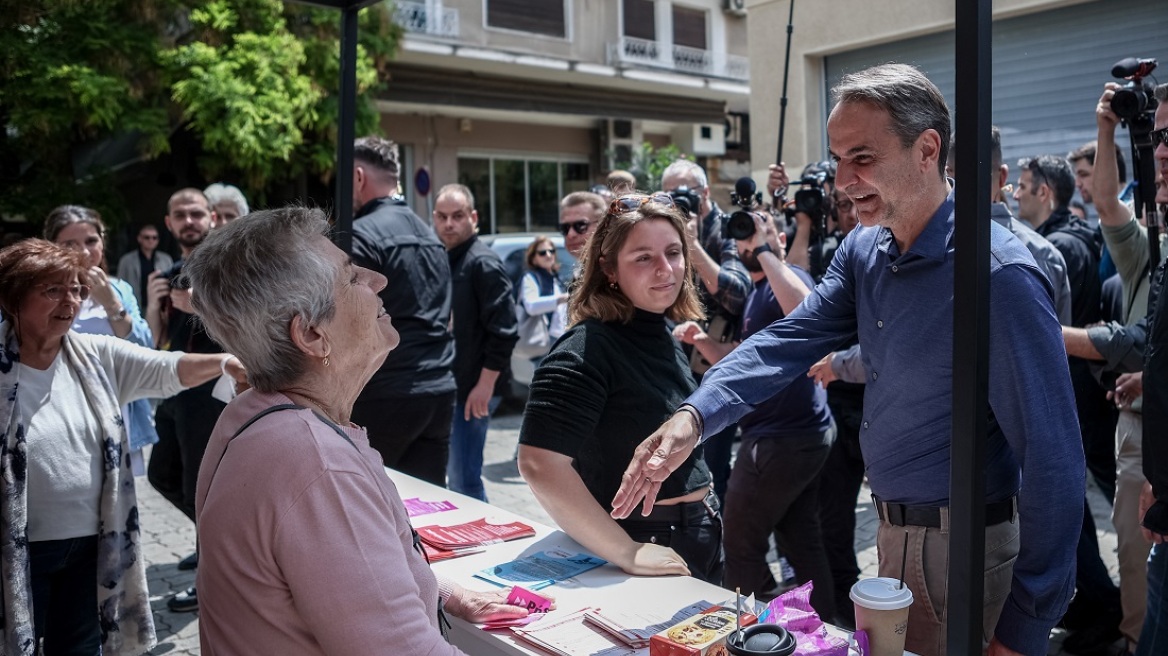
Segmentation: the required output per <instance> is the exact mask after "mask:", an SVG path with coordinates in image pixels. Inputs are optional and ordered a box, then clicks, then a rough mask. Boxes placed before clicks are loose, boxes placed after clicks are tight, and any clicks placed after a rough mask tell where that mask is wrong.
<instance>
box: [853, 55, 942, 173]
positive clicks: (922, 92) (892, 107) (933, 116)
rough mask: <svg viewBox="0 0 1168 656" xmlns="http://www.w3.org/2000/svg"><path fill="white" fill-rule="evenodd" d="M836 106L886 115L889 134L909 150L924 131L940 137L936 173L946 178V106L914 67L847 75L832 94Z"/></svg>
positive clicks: (881, 67) (882, 68)
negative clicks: (854, 106) (872, 109)
mask: <svg viewBox="0 0 1168 656" xmlns="http://www.w3.org/2000/svg"><path fill="white" fill-rule="evenodd" d="M831 93H832V97H833V98H834V99H835V101H836V103H837V104H843V103H849V102H857V103H865V104H868V105H873V106H875V107H879V108H880V109H883V110H884V111H886V112H888V116H889V118H890V119H891V120H892V131H893V133H894V134H896V136H898V137H900V143H901V145H902V146H903V147H905V148H908V147H910V146H912V145H913V144H914V143H916V140H917V137H919V136H921V134H922V133H923V132H924V131H925V130H935V131H936V132H937V134H938V135H940V136H941V152H939V153H938V158H937V172H938V173H939V174H940V175H941V177H942V178H943V177H944V176H945V162H946V161H947V160H948V158H949V142H950V134H951V131H950V126H949V106H948V105H946V104H945V96H943V95H941V91H940V89H938V88H937V86H936V85H935V84H933V83H932V82H930V81H929V78H927V77H925V74H924V73H922V72H921V71H920V69H918V68H916V67H915V66H909V65H907V64H881V65H879V66H873V67H872V68H868V69H865V70H862V71H859V72H857V73H849V74H847V75H845V76H844V77H843V79H841V80H840V82H839V84H837V85H836V86H835V88H834V89H832V90H831Z"/></svg>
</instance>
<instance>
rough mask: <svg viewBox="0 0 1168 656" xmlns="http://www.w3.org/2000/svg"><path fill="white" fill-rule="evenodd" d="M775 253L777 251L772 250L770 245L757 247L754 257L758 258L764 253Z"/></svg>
mask: <svg viewBox="0 0 1168 656" xmlns="http://www.w3.org/2000/svg"><path fill="white" fill-rule="evenodd" d="M774 252H775V249H773V248H771V245H770V244H763V245H762V246H755V248H754V256H755V257H758V256H759V255H761V254H762V253H771V254H774Z"/></svg>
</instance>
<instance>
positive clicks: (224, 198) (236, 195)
mask: <svg viewBox="0 0 1168 656" xmlns="http://www.w3.org/2000/svg"><path fill="white" fill-rule="evenodd" d="M203 195H204V196H206V197H207V202H208V203H210V204H211V209H215V208H216V207H217V206H218V205H219V204H220V203H230V204H232V205H234V206H235V209H237V210H239V215H240V216H245V215H246V214H247V213H248V207H247V198H244V196H243V192H242V191H240V190H239V187H236V186H235V185H229V184H224V183H222V182H216V183H215V184H213V185H211V186H209V187H207V188H206V189H204V190H203Z"/></svg>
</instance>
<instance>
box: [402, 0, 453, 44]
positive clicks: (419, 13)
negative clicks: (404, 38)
mask: <svg viewBox="0 0 1168 656" xmlns="http://www.w3.org/2000/svg"><path fill="white" fill-rule="evenodd" d="M393 20H394V22H395V23H397V24H398V25H401V26H402V28H404V29H405V31H407V32H412V33H414V34H428V35H430V36H439V37H444V38H448V39H454V38H458V10H457V9H451V8H448V7H440V8H438V9H437V11H435V10H434V9H433V8H432V7H428V6H427V3H425V2H403V1H402V0H398V1H397V2H395V3H394V6H393Z"/></svg>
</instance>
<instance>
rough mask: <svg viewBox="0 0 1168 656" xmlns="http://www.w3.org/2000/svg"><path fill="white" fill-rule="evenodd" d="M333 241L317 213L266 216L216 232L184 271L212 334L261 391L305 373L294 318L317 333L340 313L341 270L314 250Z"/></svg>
mask: <svg viewBox="0 0 1168 656" xmlns="http://www.w3.org/2000/svg"><path fill="white" fill-rule="evenodd" d="M328 234H329V225H328V221H327V220H326V219H325V214H324V212H322V211H321V210H319V209H309V208H306V207H297V206H290V207H284V208H281V209H275V210H263V211H260V212H256V213H254V214H249V215H247V216H246V217H243V218H241V219H239V220H238V221H232V222H231V223H228V224H227V225H225V226H223V227H222V228H219V229H218V230H213V231H211V233H210V234H209V235H207V238H206V239H205V240H204V241H203V243H202V245H200V246H199V247H198V248H197V249H195V252H194V254H192V255H191V257H190V259H188V260H187V262H186V266H184V267H183V273H184V274H185V275H187V276H188V277H189V278H190V281H191V288H192V289H193V290H194V293H193V294H192V299H191V300H192V302H193V303H194V306H195V310H196V312H197V313H198V314H199V317H200V318H201V319H202V321H203V325H204V326H205V327H206V329H207V333H208V334H209V335H210V336H211V337H212V338H213V339H214V340H215V341H217V342H219V343H220V344H222V345H223V346H225V347H226V348H227V350H228V351H230V352H231V353H233V354H234V355H236V356H237V357H238V358H239V359H240V361H242V362H243V364H244V366H245V367H247V378H248V382H249V383H251V386H252V387H254V388H256V389H257V390H259V391H261V392H273V391H278V390H281V389H285V388H287V387H288V386H289V385H291V384H292V383H294V382H295V381H296V380H298V379H299V378H300V377H301V376H303V375H304V372H305V371H306V368H307V367H306V364H307V357H306V356H305V355H304V354H303V353H302V352H301V351H300V349H298V348H297V347H296V345H295V344H294V343H293V342H292V338H291V335H290V330H289V328H290V326H291V323H292V319H293V318H295V317H297V316H299V317H301V318H302V319H303V321H304V323H306V324H308V325H310V326H318V325H320V324H322V323H324V322H326V321H328V320H329V319H331V318H332V317H333V315H334V314H335V312H336V304H335V298H334V285H335V281H336V276H337V267H336V266H334V264H333V263H331V262H329V261H328V260H327V259H325V258H323V257H321V256H319V255H318V254H316V252H315V251H314V250H313V249H312V248H311V247H310V244H309V242H310V241H311V240H312V238H313V237H316V236H318V235H323V236H328Z"/></svg>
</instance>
